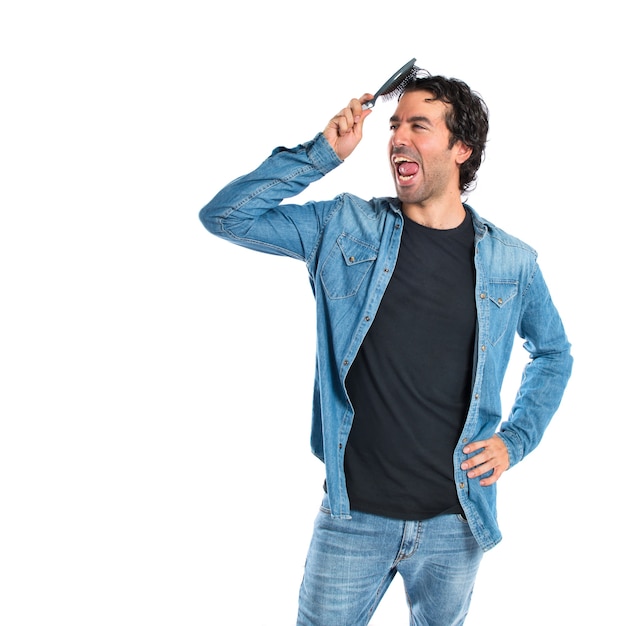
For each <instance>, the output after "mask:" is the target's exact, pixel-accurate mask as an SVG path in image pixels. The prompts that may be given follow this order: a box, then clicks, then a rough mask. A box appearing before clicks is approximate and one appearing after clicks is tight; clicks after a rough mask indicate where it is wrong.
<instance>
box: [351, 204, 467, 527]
mask: <svg viewBox="0 0 626 626" xmlns="http://www.w3.org/2000/svg"><path fill="white" fill-rule="evenodd" d="M473 256H474V230H473V227H472V222H471V218H470V216H469V214H467V215H466V218H465V220H464V221H463V223H462V224H461V225H460V226H459V227H457V228H454V229H450V230H437V229H431V228H426V227H424V226H421V225H420V224H417V223H415V222H412V221H411V220H410V219H408V218H406V219H405V226H404V230H403V233H402V241H401V244H400V250H399V254H398V260H397V264H396V268H395V270H394V273H393V276H392V278H391V281H390V283H389V285H388V287H387V290H386V292H385V294H384V297H383V299H382V302H381V304H380V308H379V310H378V312H377V314H376V317H375V319H374V321H373V323H372V326H371V328H370V330H369V332H368V333H367V335H366V337H365V339H364V341H363V344H362V346H361V349H360V350H359V353H358V355H357V358H356V360H355V362H354V364H353V366H352V368H351V370H350V372H349V374H348V378H347V381H346V385H347V390H348V395H349V397H350V400H351V402H352V404H353V407H354V409H355V418H354V424H353V426H352V430H351V432H350V437H349V439H348V445H347V447H346V456H345V471H346V480H347V487H348V495H349V497H350V504H351V507H352V508H354V509H355V510H357V511H363V512H367V513H374V514H377V515H384V516H387V517H394V518H400V519H412V520H419V519H427V518H429V517H433V516H435V515H438V514H441V513H460V512H462V509H461V507H460V504H459V502H458V498H457V495H456V488H455V483H454V475H453V463H452V454H453V450H454V447H455V446H456V444H457V442H458V438H459V436H460V433H461V430H462V428H463V424H464V422H465V418H466V414H467V409H468V406H469V398H470V386H471V378H472V363H473V349H474V336H475V330H476V305H475V300H474V285H475V271H474V262H473Z"/></svg>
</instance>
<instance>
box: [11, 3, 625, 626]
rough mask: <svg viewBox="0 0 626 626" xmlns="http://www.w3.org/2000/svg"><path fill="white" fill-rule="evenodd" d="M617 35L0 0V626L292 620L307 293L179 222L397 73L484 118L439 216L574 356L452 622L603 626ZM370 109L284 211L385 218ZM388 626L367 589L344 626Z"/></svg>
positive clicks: (312, 493)
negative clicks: (516, 284) (432, 85)
mask: <svg viewBox="0 0 626 626" xmlns="http://www.w3.org/2000/svg"><path fill="white" fill-rule="evenodd" d="M435 5H436V8H433V6H435ZM618 11H619V9H618V5H616V4H615V3H614V2H611V1H609V0H599V1H597V2H593V3H570V2H565V1H561V2H559V1H555V2H547V1H543V2H538V1H535V0H530V1H528V2H524V3H519V4H515V5H512V4H508V3H502V2H495V1H494V2H480V1H479V0H475V1H474V2H454V1H450V2H446V3H433V2H431V3H428V4H422V3H418V2H413V3H400V4H398V3H392V4H389V3H386V4H382V3H374V4H370V5H369V6H366V5H364V4H362V3H342V2H337V1H336V0H333V1H327V0H320V1H318V2H316V3H306V4H300V3H297V2H287V1H283V0H269V1H268V2H251V1H249V0H248V1H244V2H240V3H236V2H233V3H228V4H224V3H217V2H214V3H209V2H190V1H185V0H179V1H177V2H159V1H155V2H150V3H149V2H147V1H145V2H141V1H138V0H126V1H124V2H120V1H116V0H112V1H109V2H106V3H105V2H101V3H98V2H78V1H75V2H70V1H68V0H65V1H59V2H48V3H44V2H29V1H28V0H25V1H23V2H19V3H18V2H7V3H5V4H4V5H3V8H2V10H1V12H0V53H1V56H0V58H1V61H0V68H1V69H0V71H1V75H0V78H1V83H0V84H1V85H2V87H1V89H2V92H1V98H0V113H1V117H0V124H1V125H2V129H1V133H2V134H1V138H0V151H1V152H0V155H1V156H0V159H1V162H0V166H1V170H0V177H1V178H0V181H1V182H0V194H1V198H0V200H1V204H0V208H1V223H0V287H1V291H0V294H1V301H0V333H1V337H0V366H1V372H0V374H1V377H0V403H1V404H0V411H1V412H0V420H1V421H0V623H2V625H3V626H21V625H29V626H31V625H32V626H35V625H36V626H45V625H47V624H52V623H54V624H64V625H65V626H70V625H71V626H73V625H80V626H86V625H88V626H99V625H107V626H110V625H113V624H115V625H116V626H126V625H129V626H130V625H132V626H138V625H150V626H161V625H163V626H165V625H167V626H170V625H171V626H174V625H176V626H179V625H181V624H184V625H185V626H196V625H209V624H224V625H234V626H237V625H244V624H245V625H249V624H258V625H263V626H264V625H267V626H270V625H271V626H287V625H292V624H293V623H294V617H295V612H296V602H297V592H298V586H299V583H300V577H301V574H302V566H303V563H304V558H305V554H306V549H307V545H308V541H309V538H310V532H311V525H312V521H313V518H314V515H315V513H316V510H317V507H318V504H319V500H320V498H321V483H322V480H323V467H322V464H321V463H320V462H319V461H317V460H316V459H315V458H314V457H313V456H312V455H311V454H310V451H309V421H310V400H311V394H312V376H313V361H314V336H313V329H314V318H313V298H312V296H311V293H310V289H309V285H308V280H307V276H306V271H305V267H304V265H303V264H300V263H298V262H296V261H294V260H291V259H282V258H276V257H270V256H264V255H261V254H258V253H253V252H249V251H246V250H243V249H240V248H237V247H235V246H232V245H230V244H227V243H225V242H222V241H220V240H218V239H216V238H215V237H213V236H211V235H209V234H208V233H207V232H206V231H205V230H204V229H203V227H202V225H201V224H200V222H199V220H198V211H199V210H200V209H201V208H202V206H203V205H204V204H205V203H206V202H208V200H209V199H210V198H211V197H212V196H213V195H214V194H215V193H216V192H217V191H218V190H219V189H220V188H221V187H222V186H223V185H224V184H226V183H227V182H228V181H229V180H231V179H232V178H234V177H235V176H238V175H240V174H243V173H245V172H246V171H248V170H250V169H252V168H253V167H254V166H256V165H257V164H258V163H259V162H260V161H261V160H262V159H263V158H265V157H266V156H267V155H268V154H269V153H270V151H271V150H272V149H273V148H274V147H275V146H277V145H285V146H293V145H295V144H297V143H300V142H302V141H306V140H308V139H310V138H312V137H313V135H314V134H315V133H316V132H317V131H318V130H321V129H322V128H323V126H324V125H325V123H326V121H327V120H328V119H329V118H330V117H332V115H333V114H334V113H336V112H337V111H338V110H339V109H341V108H342V107H343V106H344V105H345V104H346V103H347V102H348V100H349V99H350V98H351V97H353V96H357V97H358V96H360V95H361V94H362V93H364V92H366V91H370V92H374V91H375V90H376V89H377V88H378V86H379V85H380V84H381V83H382V82H383V81H384V80H385V79H386V78H387V77H388V76H389V75H390V74H391V73H392V72H393V71H395V70H396V69H397V68H398V67H400V66H401V65H403V64H404V63H405V62H406V61H408V60H409V59H410V58H412V57H417V63H418V64H419V65H420V66H422V67H425V68H426V69H428V70H429V71H430V72H431V73H440V74H444V75H448V76H454V77H457V78H461V79H463V80H465V81H466V82H468V83H469V84H470V86H471V87H472V88H474V89H476V90H477V91H479V92H480V93H481V94H482V95H483V97H484V98H485V100H486V102H487V104H488V106H489V108H490V110H491V133H490V141H489V144H488V148H487V158H486V161H485V163H484V164H483V167H482V168H481V170H480V171H479V181H478V187H477V189H476V191H475V192H473V193H472V194H471V196H470V198H469V201H470V203H471V204H472V205H473V206H474V207H475V208H476V209H477V210H478V211H479V213H480V214H481V215H483V217H485V218H487V219H490V220H492V221H494V222H495V223H497V224H498V225H500V226H501V227H503V228H505V229H506V230H509V231H510V232H511V233H513V234H515V235H517V236H519V237H521V238H523V239H525V240H526V241H527V242H528V243H530V244H531V245H533V246H534V247H535V248H537V249H538V250H539V253H540V263H541V266H542V269H543V271H544V274H545V276H546V279H547V281H548V284H549V285H550V287H551V290H552V293H553V297H554V300H555V302H556V304H557V306H558V308H559V309H560V311H561V314H562V317H563V320H564V323H565V325H566V328H567V331H568V334H569V336H570V340H571V341H572V344H573V353H574V356H575V367H574V375H573V377H572V379H571V383H570V386H569V388H568V390H567V392H566V396H565V399H564V401H563V404H562V407H561V409H560V411H559V413H558V414H557V416H556V417H555V419H554V421H553V424H552V425H551V427H550V428H549V429H548V432H547V433H546V436H545V438H544V441H543V442H542V444H541V446H540V447H539V448H538V450H537V451H535V452H534V453H533V454H532V455H530V457H528V458H527V459H526V460H525V461H524V462H523V463H522V464H520V465H518V466H517V467H516V468H514V469H513V470H511V471H510V472H508V473H507V474H506V475H505V476H504V477H503V478H502V479H501V481H500V483H499V512H500V522H501V527H502V531H503V534H504V540H503V542H502V543H501V544H500V545H499V546H498V547H496V548H495V549H494V550H492V551H490V552H489V553H487V554H486V555H485V558H484V561H483V566H482V568H481V571H480V573H479V578H478V581H477V585H476V590H475V594H474V602H473V606H472V609H471V611H470V617H469V618H468V620H467V622H466V624H467V625H468V626H476V625H480V626H490V625H492V626H503V625H504V626H517V625H522V624H528V623H533V624H541V625H551V626H552V625H555V624H573V623H576V624H593V625H594V626H596V625H605V624H607V625H609V624H610V625H613V624H618V623H625V622H624V621H623V620H624V617H623V612H622V611H621V609H620V607H621V605H622V600H623V598H622V595H623V591H624V579H623V575H622V574H621V571H622V570H621V567H620V566H621V565H622V564H623V561H624V556H625V555H624V532H623V517H622V514H621V510H622V508H623V499H624V496H623V484H622V482H621V480H620V479H619V475H620V473H619V472H620V471H621V467H622V465H623V463H622V458H621V453H622V450H623V445H621V442H622V441H623V436H624V417H625V414H624V413H625V412H624V403H623V390H624V365H623V355H624V348H625V346H624V336H623V311H622V309H621V307H622V298H623V292H624V277H623V270H624V264H623V259H624V246H623V243H622V241H623V235H622V226H621V225H622V215H623V211H624V199H623V182H624V176H623V170H624V167H623V166H624V156H623V146H624V140H625V136H624V124H623V116H624V112H623V106H624V86H623V85H624V82H623V81H624V78H623V74H624V67H623V60H624V58H625V56H624V46H623V45H622V43H620V42H621V41H622V32H621V30H620V23H621V20H620V18H619V17H618ZM392 110H393V104H392V103H379V104H378V105H377V106H376V108H375V110H374V114H373V115H372V116H371V117H370V118H369V119H368V120H367V128H366V137H365V139H364V140H363V142H362V144H361V146H360V147H359V150H358V151H357V152H356V153H355V154H354V155H353V156H352V157H351V158H350V159H349V160H348V162H346V164H345V165H343V166H342V167H341V168H339V169H338V170H336V171H334V172H333V173H332V174H330V175H329V176H328V177H327V178H326V179H324V180H323V181H321V182H320V183H319V184H318V185H316V186H315V187H314V188H311V189H310V190H309V191H307V194H309V197H318V198H320V199H322V198H324V199H325V198H328V197H331V195H334V194H336V193H338V192H341V191H351V192H353V193H356V194H358V195H361V196H363V197H366V198H369V197H371V196H373V195H387V194H392V193H393V188H392V184H391V176H390V174H389V171H388V167H387V164H386V160H385V149H386V141H387V120H388V118H389V115H390V114H391V112H392ZM522 361H523V357H522V356H521V355H517V353H516V355H515V357H514V359H513V362H512V365H511V376H510V377H509V378H508V379H507V384H506V386H505V389H504V391H503V404H504V410H505V412H506V411H507V410H508V407H509V406H510V403H511V400H512V395H513V393H514V390H515V387H516V385H517V381H518V379H519V371H520V368H521V363H522ZM406 623H408V615H407V611H406V608H405V606H404V600H403V597H402V587H401V581H400V580H399V579H398V580H397V581H395V582H394V584H393V585H392V587H391V589H390V591H389V593H388V595H387V596H386V597H385V599H384V600H383V603H382V605H381V607H380V609H379V611H378V613H377V614H376V616H375V618H374V620H373V621H372V624H374V625H377V626H390V625H395V624H406Z"/></svg>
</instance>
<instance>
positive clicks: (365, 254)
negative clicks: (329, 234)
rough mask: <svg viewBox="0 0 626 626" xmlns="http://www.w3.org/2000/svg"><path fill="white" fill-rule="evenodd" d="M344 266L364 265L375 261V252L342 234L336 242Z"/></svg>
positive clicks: (373, 249)
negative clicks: (344, 263)
mask: <svg viewBox="0 0 626 626" xmlns="http://www.w3.org/2000/svg"><path fill="white" fill-rule="evenodd" d="M337 243H338V245H339V249H340V250H341V254H343V258H344V261H345V262H346V265H354V264H356V263H365V262H366V261H373V260H374V259H376V255H377V250H376V249H375V248H372V247H370V246H368V245H367V244H364V243H363V242H362V241H358V240H357V239H353V238H352V237H350V235H346V234H343V235H341V237H339V239H338V241H337Z"/></svg>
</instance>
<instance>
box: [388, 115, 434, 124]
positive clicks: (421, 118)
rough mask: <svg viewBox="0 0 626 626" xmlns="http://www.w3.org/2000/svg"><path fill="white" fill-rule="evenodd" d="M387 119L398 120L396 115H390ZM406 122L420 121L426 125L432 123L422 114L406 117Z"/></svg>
mask: <svg viewBox="0 0 626 626" xmlns="http://www.w3.org/2000/svg"><path fill="white" fill-rule="evenodd" d="M389 121H390V122H399V121H400V118H399V117H398V116H397V115H392V116H391V117H390V118H389ZM407 122H409V123H411V124H412V123H414V122H421V123H423V124H428V126H432V125H433V123H432V122H431V120H430V119H429V118H427V117H426V116H424V115H414V116H413V117H409V118H408V119H407Z"/></svg>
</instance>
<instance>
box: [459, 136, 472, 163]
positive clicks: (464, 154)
mask: <svg viewBox="0 0 626 626" xmlns="http://www.w3.org/2000/svg"><path fill="white" fill-rule="evenodd" d="M455 149H456V162H457V164H458V165H461V164H462V163H465V161H467V159H469V158H470V157H471V156H472V152H473V150H472V149H471V148H470V147H469V146H466V145H465V144H464V143H463V142H462V141H457V142H456V145H455Z"/></svg>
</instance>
